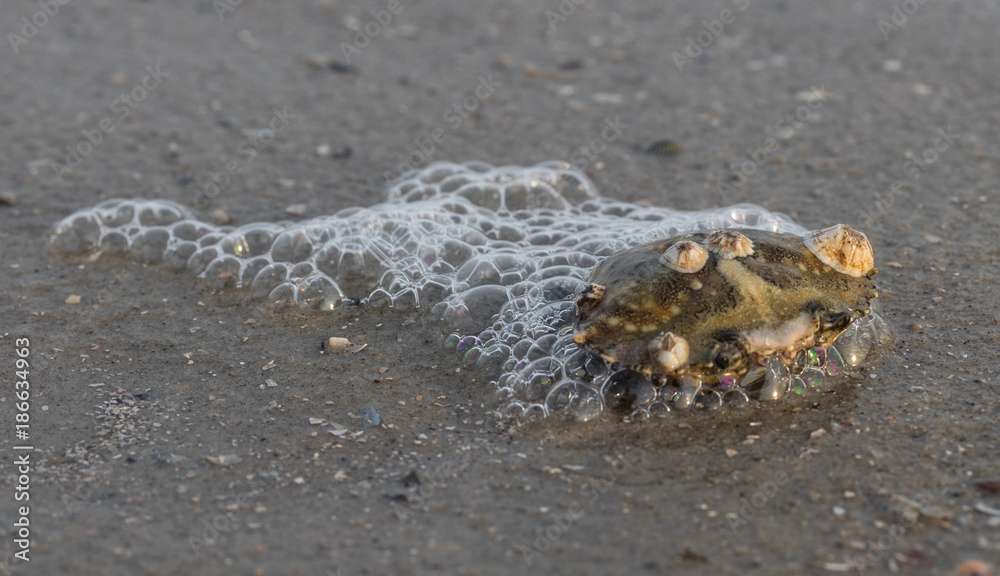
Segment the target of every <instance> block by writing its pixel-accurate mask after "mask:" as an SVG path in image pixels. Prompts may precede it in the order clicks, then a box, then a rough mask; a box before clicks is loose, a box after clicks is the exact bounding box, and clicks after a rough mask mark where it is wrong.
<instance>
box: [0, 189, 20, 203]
mask: <svg viewBox="0 0 1000 576" xmlns="http://www.w3.org/2000/svg"><path fill="white" fill-rule="evenodd" d="M14 202H17V194H14V193H13V192H0V205H3V206H13V205H14Z"/></svg>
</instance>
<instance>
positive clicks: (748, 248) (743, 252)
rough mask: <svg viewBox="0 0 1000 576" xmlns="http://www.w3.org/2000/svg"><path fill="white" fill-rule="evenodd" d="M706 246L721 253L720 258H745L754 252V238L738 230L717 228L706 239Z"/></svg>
mask: <svg viewBox="0 0 1000 576" xmlns="http://www.w3.org/2000/svg"><path fill="white" fill-rule="evenodd" d="M705 247H706V248H708V249H709V250H711V251H712V252H715V253H716V254H718V255H719V258H725V259H726V260H732V259H733V258H744V257H746V256H751V255H752V254H753V240H751V239H749V238H747V237H746V236H744V235H743V234H740V233H739V232H737V231H736V230H716V231H715V232H712V233H711V234H709V235H708V238H706V239H705Z"/></svg>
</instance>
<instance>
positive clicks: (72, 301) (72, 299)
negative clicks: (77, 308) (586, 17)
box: [66, 294, 80, 304]
mask: <svg viewBox="0 0 1000 576" xmlns="http://www.w3.org/2000/svg"><path fill="white" fill-rule="evenodd" d="M66 303H67V304H79V303H80V296H79V295H77V294H73V295H71V296H70V297H69V298H67V299H66Z"/></svg>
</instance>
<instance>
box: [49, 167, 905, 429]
mask: <svg viewBox="0 0 1000 576" xmlns="http://www.w3.org/2000/svg"><path fill="white" fill-rule="evenodd" d="M387 197H388V200H387V201H385V202H383V203H381V204H378V205H376V206H372V207H369V208H348V209H345V210H341V211H340V212H338V213H336V214H334V215H332V216H323V217H317V218H312V219H309V220H305V221H302V222H298V223H294V224H293V223H280V224H279V223H267V222H263V223H253V224H246V225H243V226H239V227H226V226H213V225H211V224H207V223H204V222H200V221H198V220H196V219H195V218H194V216H193V215H192V214H191V213H190V212H189V211H188V210H187V209H186V208H184V207H183V206H180V205H178V204H174V203H172V202H167V201H162V200H142V199H128V200H108V201H106V202H102V203H101V204H99V205H97V206H95V207H93V208H88V209H85V210H81V211H79V212H76V213H75V214H72V215H70V216H68V217H67V218H65V219H63V220H62V221H60V222H58V223H57V224H56V225H55V226H54V228H53V231H52V234H51V237H50V244H51V245H52V247H53V248H54V249H55V250H56V251H59V252H62V253H67V254H74V253H86V252H92V251H97V250H101V251H106V252H114V253H129V254H132V255H134V256H135V257H136V258H139V259H141V260H143V261H147V262H160V261H162V262H164V263H166V264H167V265H168V266H170V267H173V268H187V269H188V270H190V271H192V272H194V273H195V274H197V275H198V277H199V278H203V279H205V280H207V281H208V282H209V283H210V284H211V285H212V286H214V287H225V286H235V287H240V288H246V289H249V290H252V291H256V292H259V293H264V294H267V296H268V298H269V299H270V300H271V301H273V302H274V303H276V304H281V305H303V306H311V307H315V308H321V309H333V308H337V307H338V306H341V305H343V303H344V302H345V301H348V300H349V301H350V302H358V301H360V302H361V303H365V304H368V305H373V306H416V307H420V308H425V309H430V311H431V313H433V314H434V315H436V316H437V317H440V318H441V319H442V320H443V322H444V323H445V326H446V327H447V329H446V330H447V331H451V332H453V334H452V335H451V336H450V337H448V338H447V340H446V345H447V346H448V347H451V348H454V349H455V350H457V352H458V353H460V354H462V357H463V359H464V362H465V363H466V364H467V365H469V366H474V367H477V368H479V369H480V370H482V371H483V372H484V373H485V374H487V375H488V376H489V377H490V378H494V380H493V385H494V386H495V387H496V390H497V393H498V396H499V397H500V398H502V399H503V400H502V401H503V402H505V403H506V408H505V410H504V413H506V414H512V415H526V416H532V415H542V416H545V415H550V414H551V415H559V416H562V417H565V418H568V419H571V420H577V421H586V420H590V419H592V418H594V417H596V416H598V415H599V414H600V413H602V412H603V411H606V410H612V411H616V412H629V413H631V414H632V415H633V416H635V417H647V416H651V415H665V414H669V413H671V412H674V411H676V410H683V409H686V408H689V407H702V408H706V409H715V408H719V407H723V406H732V407H739V406H742V405H745V404H746V402H747V401H748V395H749V396H753V397H757V398H760V399H764V400H768V399H772V400H773V399H778V398H780V397H782V396H784V395H785V394H786V393H789V392H792V393H795V392H802V391H804V390H806V389H808V388H810V387H813V386H817V385H819V384H820V383H822V382H823V379H824V377H826V376H829V375H832V374H836V373H838V372H839V371H840V370H842V369H843V368H844V367H845V365H849V366H855V365H857V364H858V363H860V362H861V361H862V360H863V359H864V357H865V355H866V354H868V353H869V352H870V351H871V350H873V349H874V348H875V347H877V346H879V345H882V344H883V343H884V342H885V341H886V340H887V339H888V338H889V332H888V326H887V325H886V324H885V322H884V321H883V320H882V319H881V318H880V317H879V316H878V315H876V314H874V313H873V314H870V315H868V316H866V317H864V318H862V319H860V320H858V321H857V322H855V324H853V325H852V326H851V328H850V329H849V330H848V332H847V333H846V334H845V335H844V337H842V339H841V340H842V341H843V345H842V346H841V347H842V348H843V349H844V353H839V352H838V351H837V350H836V348H832V347H831V348H828V349H826V350H823V349H813V350H810V351H806V352H804V353H803V356H802V357H801V358H799V359H797V361H796V362H795V363H794V365H793V366H791V367H785V366H783V365H781V364H780V362H778V363H773V362H772V363H768V364H767V365H766V366H764V367H762V368H761V369H759V370H757V371H752V372H751V373H750V374H748V375H747V376H745V377H744V378H743V379H742V380H741V381H740V382H728V381H726V380H725V379H723V381H721V382H720V384H719V385H718V386H714V387H713V388H712V389H705V388H703V387H701V386H700V385H698V386H695V385H692V384H690V383H685V382H684V381H683V379H681V380H680V381H677V382H651V381H649V380H646V379H645V377H643V376H642V375H639V374H636V373H627V372H622V371H618V372H615V371H612V370H611V369H610V367H609V366H608V365H607V363H606V362H605V361H604V360H603V359H602V358H601V357H600V356H599V355H597V354H596V353H594V352H593V351H591V350H588V349H586V348H583V347H581V346H580V345H578V344H576V343H575V342H573V339H572V330H573V324H574V322H575V319H576V305H575V302H574V296H575V294H576V293H577V292H579V290H580V289H581V288H582V286H583V285H584V283H585V282H586V279H587V277H588V275H589V274H590V271H591V270H592V269H593V268H594V266H596V265H597V263H598V262H600V261H601V260H602V259H603V258H605V257H607V256H609V255H611V254H613V253H615V252H618V251H620V250H623V249H625V248H629V247H632V246H637V245H640V244H644V243H647V242H650V241H653V240H656V239H661V238H667V237H670V236H675V235H677V234H681V233H687V232H693V231H699V230H707V229H714V228H724V227H730V228H733V227H735V228H758V229H764V230H770V231H774V232H786V233H795V234H802V233H804V232H806V230H805V229H804V228H802V227H801V226H799V225H798V224H796V223H794V222H793V221H792V220H790V219H789V218H788V217H787V216H785V215H783V214H780V213H775V212H770V211H768V210H765V209H764V208H761V207H760V206H756V205H752V204H738V205H735V206H729V207H725V208H719V209H713V210H703V211H694V212H685V211H678V210H671V209H668V208H661V207H656V206H649V205H644V204H636V203H627V202H621V201H617V200H613V199H609V198H603V197H601V196H600V195H599V194H598V192H597V190H596V188H595V186H594V184H593V183H592V182H591V181H590V179H589V178H587V176H586V175H585V174H584V173H583V172H582V171H580V170H579V169H577V168H574V167H572V166H570V165H568V164H566V163H561V162H547V163H543V164H538V165H536V166H531V167H519V166H504V167H493V166H490V165H487V164H484V163H481V162H470V163H466V164H453V163H435V164H431V165H429V166H427V167H426V168H424V169H422V170H416V171H412V172H410V173H407V174H404V175H403V176H402V177H401V178H400V179H399V180H398V181H397V182H395V183H394V184H392V185H391V186H390V187H389V189H388V190H387ZM838 343H839V342H838Z"/></svg>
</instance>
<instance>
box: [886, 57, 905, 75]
mask: <svg viewBox="0 0 1000 576" xmlns="http://www.w3.org/2000/svg"><path fill="white" fill-rule="evenodd" d="M882 69H883V70H885V71H886V72H899V71H900V70H902V69H903V63H902V62H900V61H899V60H896V59H890V60H885V61H884V62H882Z"/></svg>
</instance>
